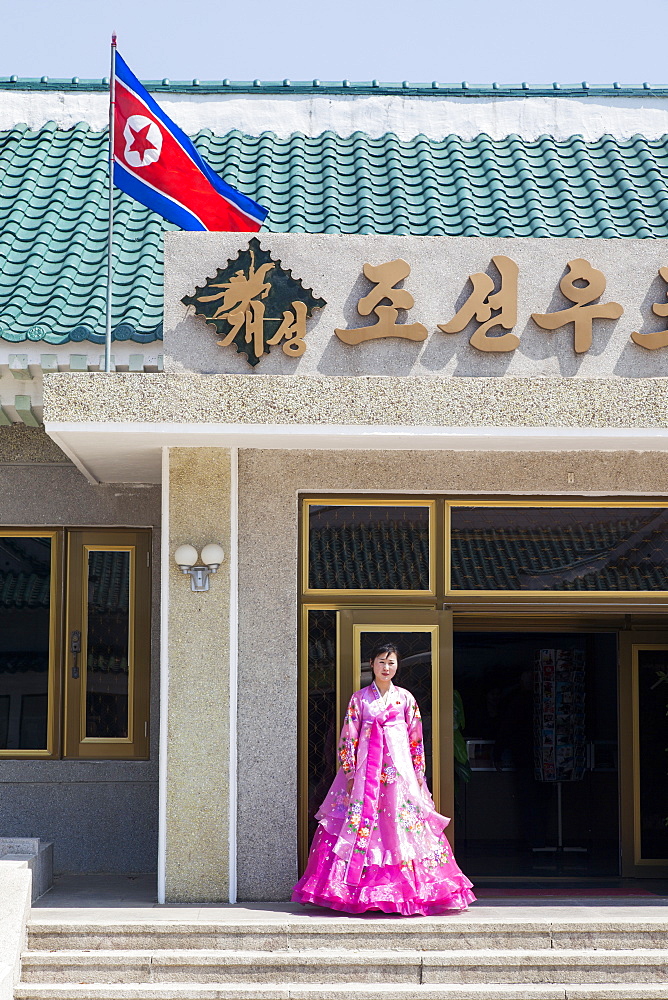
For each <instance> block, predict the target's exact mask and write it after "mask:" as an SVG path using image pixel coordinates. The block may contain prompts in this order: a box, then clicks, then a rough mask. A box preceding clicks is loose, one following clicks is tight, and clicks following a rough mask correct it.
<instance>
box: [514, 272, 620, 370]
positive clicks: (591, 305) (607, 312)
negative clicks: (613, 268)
mask: <svg viewBox="0 0 668 1000" xmlns="http://www.w3.org/2000/svg"><path fill="white" fill-rule="evenodd" d="M576 281H581V282H585V284H584V285H576V284H575V282H576ZM605 286H606V281H605V275H604V274H603V272H602V271H599V270H598V269H597V268H595V267H592V266H591V264H590V263H589V261H587V260H584V259H583V258H582V257H578V258H576V259H575V260H569V261H568V274H565V275H564V276H563V278H562V279H561V281H560V282H559V288H560V289H561V291H562V293H563V295H565V297H566V298H567V299H570V300H571V302H574V303H575V305H572V306H569V307H568V309H559V310H557V311H556V312H552V313H532V314H531V318H532V319H533V321H534V323H536V324H537V325H538V326H540V327H541V329H543V330H558V329H559V327H562V326H565V325H566V324H567V323H572V324H573V326H574V329H575V339H574V345H575V351H576V353H577V354H583V353H584V352H585V351H588V350H589V348H590V347H591V340H592V324H593V321H594V320H595V319H619V317H620V316H621V315H622V313H623V312H624V309H623V307H622V306H621V305H620V304H619V302H597V303H595V302H594V300H595V299H598V298H600V296H601V295H603V292H604V291H605Z"/></svg>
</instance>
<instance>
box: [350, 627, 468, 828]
mask: <svg viewBox="0 0 668 1000" xmlns="http://www.w3.org/2000/svg"><path fill="white" fill-rule="evenodd" d="M339 632H340V636H341V654H340V664H341V665H340V685H339V692H338V695H339V711H340V712H345V708H346V706H347V704H348V701H349V699H350V696H351V695H352V693H353V691H357V690H358V689H359V687H360V684H361V662H360V637H361V634H362V632H378V633H379V634H382V633H383V632H425V633H428V634H429V635H431V637H432V647H431V648H432V674H431V701H432V724H431V725H432V736H431V740H432V748H431V750H432V785H433V787H432V789H431V791H432V792H433V796H434V802H435V804H436V808H437V810H438V811H439V812H444V813H445V815H447V816H451V817H452V816H453V814H454V747H453V743H454V732H453V728H452V713H453V704H452V612H451V611H420V610H412V609H411V610H408V611H399V610H398V609H394V608H392V609H390V610H383V611H366V610H362V609H360V610H355V611H353V610H348V611H342V612H341V615H340V626H339ZM448 719H450V725H448ZM448 837H449V838H450V839H451V842H452V843H453V845H454V825H453V824H451V825H450V826H449V827H448Z"/></svg>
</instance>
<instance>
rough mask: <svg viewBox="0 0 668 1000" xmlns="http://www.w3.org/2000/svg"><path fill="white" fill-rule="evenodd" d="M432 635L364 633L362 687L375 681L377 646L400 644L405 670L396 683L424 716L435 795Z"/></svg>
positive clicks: (428, 761) (429, 778)
mask: <svg viewBox="0 0 668 1000" xmlns="http://www.w3.org/2000/svg"><path fill="white" fill-rule="evenodd" d="M431 641H432V635H431V632H392V631H391V630H387V631H386V630H385V629H383V631H382V632H377V631H374V632H362V634H361V657H362V679H361V686H362V687H366V685H367V684H371V682H372V680H373V676H372V672H371V666H370V663H369V657H370V655H371V651H372V649H373V648H374V646H376V645H378V643H380V642H394V643H396V645H397V647H398V649H399V652H400V654H401V666H400V667H399V669H398V670H397V673H396V675H395V678H394V683H395V684H396V685H397V686H398V687H402V688H406V690H407V691H410V693H411V694H412V695H413V696H414V698H415V699H416V701H417V703H418V705H419V707H420V714H421V715H422V731H423V737H424V752H425V760H426V764H427V784H428V785H429V788H430V789H431V791H432V793H433V792H434V788H433V785H432V655H433V654H432V648H431Z"/></svg>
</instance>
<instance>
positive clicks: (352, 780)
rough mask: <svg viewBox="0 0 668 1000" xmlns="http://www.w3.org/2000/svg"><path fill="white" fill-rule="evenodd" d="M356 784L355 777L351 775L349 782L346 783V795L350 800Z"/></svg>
mask: <svg viewBox="0 0 668 1000" xmlns="http://www.w3.org/2000/svg"><path fill="white" fill-rule="evenodd" d="M354 783H355V778H354V776H353V775H351V776H350V777H349V778H348V781H347V782H346V795H347V796H348V798H350V796H351V795H352V791H353V785H354Z"/></svg>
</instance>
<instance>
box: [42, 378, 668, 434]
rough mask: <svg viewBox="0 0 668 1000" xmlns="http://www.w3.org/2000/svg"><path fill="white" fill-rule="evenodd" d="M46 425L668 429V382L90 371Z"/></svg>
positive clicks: (51, 383)
mask: <svg viewBox="0 0 668 1000" xmlns="http://www.w3.org/2000/svg"><path fill="white" fill-rule="evenodd" d="M102 380H104V381H102ZM44 419H45V422H51V423H52V424H53V423H60V422H67V421H72V422H75V423H76V422H87V421H114V422H118V423H121V424H125V423H130V424H136V423H158V424H161V423H167V422H169V423H175V424H189V423H195V424H212V423H218V424H220V423H222V424H234V423H238V424H285V425H295V424H323V425H324V424H337V425H344V426H354V425H356V424H362V425H366V426H377V427H386V426H392V425H401V426H406V427H420V426H429V427H432V426H435V427H518V426H524V427H583V428H587V427H606V428H614V427H630V428H634V427H658V428H663V427H668V380H665V379H662V378H656V379H585V378H581V379H558V378H554V379H553V378H549V379H547V378H545V379H542V378H536V379H532V378H509V379H496V378H456V379H453V378H418V377H415V376H407V377H394V376H384V377H372V376H360V377H358V378H354V377H339V376H331V377H330V378H325V377H318V376H304V377H300V378H293V377H291V376H289V375H209V376H207V375H176V374H172V375H167V374H155V375H154V374H144V375H130V374H126V373H116V374H114V375H111V376H107V375H104V374H98V373H96V372H88V373H82V374H80V375H79V374H77V375H71V374H69V375H66V374H62V375H48V376H46V377H45V379H44Z"/></svg>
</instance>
